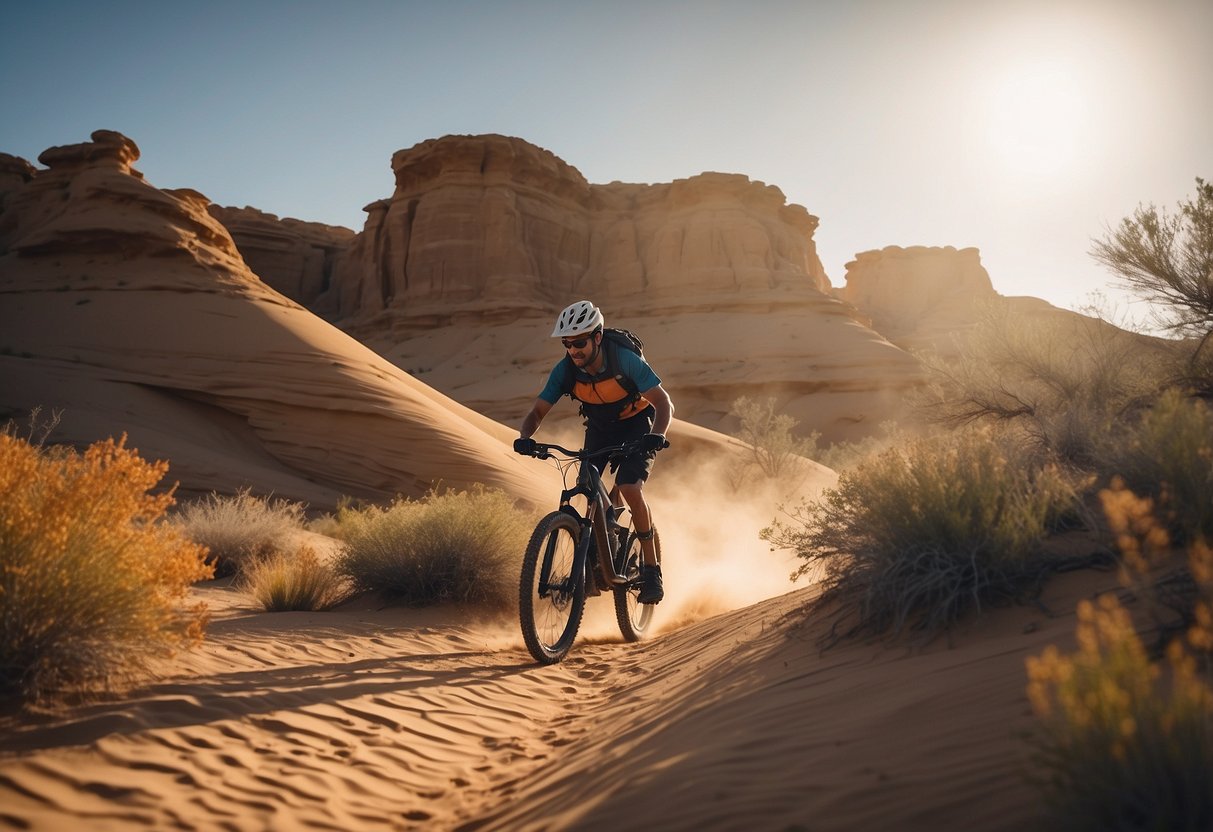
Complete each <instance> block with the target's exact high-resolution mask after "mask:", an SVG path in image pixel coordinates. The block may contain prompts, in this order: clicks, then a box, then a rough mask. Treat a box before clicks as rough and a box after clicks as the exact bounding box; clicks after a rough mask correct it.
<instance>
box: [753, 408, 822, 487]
mask: <svg viewBox="0 0 1213 832" xmlns="http://www.w3.org/2000/svg"><path fill="white" fill-rule="evenodd" d="M730 413H731V414H732V415H734V416H736V417H737V418H738V419H740V420H741V427H740V430H739V432H738V434H737V438H738V439H740V440H741V441H742V442H745V443H746V444H747V445H749V446H750V447H751V448H752V449H753V454H754V457H753V461H754V464H755V465H757V466H758V467H759V469H761V470H762V472H763V473H764V474H765V475H767V476H768V477H772V478H774V477H779V476H782V475H783V474H785V473H787V472H788V470H789V466H790V465H791V463H792V460H793V459H794V458H795V457H797V456H803V457H810V456H812V454H813V453H814V451H815V450H816V448H817V439H818V438H819V437H820V436H821V434H820V433H818V432H817V431H814V432H813V433H811V434H810V435H809V436H808V437H807V438H804V439H802V438H800V437H797V436H795V435H794V434H793V433H792V431H793V430H794V429H795V427H796V425H797V424H798V423H797V421H796V419H795V417H793V416H790V415H788V414H787V413H776V412H775V399H774V398H773V397H771V398H767V399H765V400H763V401H759V400H757V399H751V398H750V397H748V396H741V397H740V398H738V399H735V400H734V401H733V406H732V408H731V410H730Z"/></svg>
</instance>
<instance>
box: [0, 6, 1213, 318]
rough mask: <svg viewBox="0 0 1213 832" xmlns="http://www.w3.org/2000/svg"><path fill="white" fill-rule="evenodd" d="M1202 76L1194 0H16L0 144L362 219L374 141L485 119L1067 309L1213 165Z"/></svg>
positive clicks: (375, 166) (386, 158)
mask: <svg viewBox="0 0 1213 832" xmlns="http://www.w3.org/2000/svg"><path fill="white" fill-rule="evenodd" d="M1210 79H1213V0H1150V2H1146V0H1042V2H1037V0H924V1H923V2H914V1H913V0H856V1H855V2H844V0H836V2H779V1H778V0H771V1H770V2H763V0H736V1H735V2H713V1H712V0H704V2H672V1H670V0H636V2H632V0H620V1H619V2H606V0H600V2H578V0H550V2H549V1H547V0H544V1H543V2H539V0H535V1H533V2H532V1H531V0H518V1H517V2H514V1H512V0H499V2H483V1H482V2H466V1H464V0H441V1H440V2H405V1H404V0H400V2H381V1H379V0H361V1H360V0H347V1H346V2H328V3H319V2H309V0H296V2H280V1H279V0H241V2H227V0H219V1H218V2H212V3H193V2H191V3H182V2H175V0H157V2H150V1H149V2H106V0H92V2H65V1H64V0H39V2H20V3H12V4H8V5H7V7H6V9H5V13H4V29H3V34H2V35H0V113H3V116H2V117H0V151H4V152H7V153H13V154H16V155H19V156H24V157H25V158H27V159H29V160H30V161H34V160H35V159H36V158H37V156H38V154H39V153H41V152H42V151H43V150H45V149H46V148H47V147H50V146H53V145H60V144H71V143H75V142H80V141H85V140H87V138H88V135H89V133H90V132H91V131H93V130H95V129H98V128H105V129H112V130H119V131H121V132H123V133H125V134H126V135H128V136H130V137H131V138H132V139H134V140H135V141H136V142H137V143H138V144H139V146H140V148H141V150H142V153H143V157H142V159H141V160H140V162H139V163H138V165H137V166H138V167H139V169H140V170H142V171H143V172H144V173H145V174H146V176H147V178H148V180H149V181H150V182H152V184H154V185H157V186H159V187H191V188H195V189H197V190H199V191H201V192H203V193H205V194H206V195H207V196H209V197H210V198H211V199H212V200H213V201H215V202H217V203H220V204H223V205H236V206H243V205H252V206H255V207H257V208H260V209H262V210H265V211H270V212H272V213H275V214H278V215H280V216H293V217H298V218H301V219H306V220H315V221H320V222H327V223H333V224H338V225H345V226H348V227H351V228H354V229H356V230H360V229H361V228H362V221H363V217H364V215H363V213H362V210H361V209H362V207H363V206H364V205H366V204H367V203H369V202H371V201H373V200H376V199H380V198H383V197H386V196H389V195H390V194H391V192H392V187H393V181H392V173H391V169H390V159H391V155H392V153H393V152H394V151H396V150H398V149H400V148H405V147H410V146H412V145H414V144H416V143H417V142H420V141H423V140H425V139H429V138H434V137H437V136H442V135H446V134H449V133H503V134H506V135H512V136H518V137H521V138H523V139H526V140H528V141H530V142H533V143H535V144H537V145H540V146H541V147H545V148H547V149H548V150H550V151H552V152H553V153H555V154H556V155H557V156H559V157H560V158H562V159H564V160H565V161H566V162H568V163H569V164H571V165H573V166H574V167H576V168H578V169H579V170H580V171H581V172H582V173H583V174H584V175H585V176H586V178H587V179H588V180H589V181H590V182H594V183H605V182H610V181H612V180H621V181H625V182H668V181H671V180H673V179H676V178H681V177H686V176H691V175H694V174H697V173H700V172H702V171H725V172H731V173H742V174H745V175H747V176H749V177H750V178H752V179H755V180H759V181H763V182H766V183H768V184H773V185H777V186H778V187H779V188H780V189H782V190H783V192H784V193H785V194H786V195H787V197H788V199H789V201H791V202H794V203H798V204H800V205H803V206H805V207H806V208H807V209H808V210H809V211H810V213H813V214H815V215H817V216H818V217H820V218H821V225H820V227H819V228H818V231H817V234H816V239H817V244H818V250H819V252H820V254H821V258H822V262H823V264H824V265H825V268H826V272H827V273H828V274H829V276H830V279H831V280H832V281H833V282H834V284H835V285H841V284H842V283H843V280H844V276H845V268H844V264H845V263H846V262H847V261H848V260H850V259H852V258H853V257H854V255H855V254H856V253H857V252H860V251H866V250H869V249H875V248H882V247H884V246H886V245H901V246H910V245H953V246H957V247H964V246H976V247H978V248H980V249H981V253H982V261H983V263H984V264H985V266H986V268H987V269H988V270H989V272H990V276H991V278H992V279H993V281H994V286H995V288H996V289H997V290H998V291H1000V292H1002V293H1003V294H1007V295H1018V294H1026V295H1033V296H1036V297H1041V298H1045V299H1046V300H1049V301H1051V302H1053V303H1055V304H1057V305H1060V306H1067V307H1073V306H1075V305H1080V304H1082V303H1084V302H1085V300H1086V299H1087V297H1088V295H1089V293H1090V292H1092V291H1093V290H1098V289H1107V288H1108V287H1109V284H1110V282H1111V277H1110V275H1108V274H1107V273H1106V272H1105V271H1103V270H1102V269H1101V268H1100V267H1099V266H1098V265H1097V264H1096V263H1095V262H1094V261H1093V260H1091V258H1090V257H1089V255H1088V253H1087V252H1088V251H1089V249H1090V243H1091V238H1092V237H1095V236H1099V235H1101V234H1102V233H1103V230H1104V228H1105V226H1107V225H1109V224H1114V223H1116V222H1118V221H1119V219H1120V218H1121V217H1124V216H1126V215H1128V214H1129V213H1131V212H1132V210H1133V209H1134V208H1135V207H1136V206H1137V205H1138V203H1151V202H1152V203H1156V204H1158V205H1162V206H1167V207H1173V206H1174V205H1175V203H1176V202H1177V201H1178V200H1180V199H1182V198H1185V197H1187V196H1189V195H1191V194H1193V193H1194V184H1195V178H1196V177H1197V176H1200V177H1202V178H1205V179H1213V94H1211V89H1213V88H1211V86H1210V84H1211V81H1210ZM1114 299H1117V298H1116V296H1115V295H1114Z"/></svg>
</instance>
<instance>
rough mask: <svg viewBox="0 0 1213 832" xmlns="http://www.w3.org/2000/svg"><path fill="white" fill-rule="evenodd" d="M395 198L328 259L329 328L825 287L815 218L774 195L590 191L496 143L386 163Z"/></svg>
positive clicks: (566, 172) (683, 184)
mask: <svg viewBox="0 0 1213 832" xmlns="http://www.w3.org/2000/svg"><path fill="white" fill-rule="evenodd" d="M392 170H393V171H394V173H395V191H394V192H393V194H392V196H391V197H390V198H388V199H384V200H380V201H378V202H375V203H372V204H371V205H369V206H367V208H366V211H367V215H368V216H367V221H366V226H365V228H364V229H363V231H362V233H361V234H360V235H359V236H358V238H357V240H356V241H355V242H354V244H353V245H352V246H351V247H350V250H349V256H348V258H345V259H343V260H342V261H341V262H340V263H338V266H337V269H336V274H335V279H334V286H333V292H334V294H335V297H333V298H331V299H329V300H328V307H329V308H330V309H331V310H332V313H333V314H334V316H335V317H336V318H338V319H341V320H351V319H357V320H364V319H367V318H369V317H373V316H375V315H377V314H379V313H381V312H385V311H388V312H392V313H396V312H400V313H403V314H404V315H410V314H414V313H421V312H424V311H427V310H430V309H432V308H447V307H450V306H451V305H452V304H462V303H468V302H472V301H479V302H481V304H482V305H485V306H488V305H492V304H497V305H508V306H513V307H515V308H523V307H527V306H531V305H533V304H534V303H535V302H536V301H541V302H547V303H552V304H559V303H561V302H562V301H564V299H565V298H569V297H572V296H579V295H583V294H589V293H591V292H593V293H596V295H597V296H598V297H599V298H600V299H602V300H603V301H604V302H607V301H621V302H622V301H626V300H630V299H637V298H643V299H644V300H646V301H654V300H661V299H677V298H679V297H682V296H684V295H686V294H687V293H688V292H692V293H694V294H696V295H697V296H701V295H703V294H704V293H710V292H719V293H723V294H729V293H736V292H739V291H745V290H747V289H751V288H760V289H765V288H775V287H778V286H781V285H784V284H786V283H788V282H790V281H799V280H802V279H803V278H804V277H805V276H806V275H808V276H809V277H810V281H811V283H812V284H813V285H815V286H817V287H818V288H821V289H824V288H827V287H828V285H829V282H828V280H827V278H826V276H825V272H824V270H823V269H822V267H821V263H820V260H819V259H818V257H817V251H816V247H815V244H814V243H813V238H812V235H813V229H814V228H816V226H817V218H816V217H813V216H811V215H809V213H808V212H807V211H806V210H805V209H804V208H802V207H801V206H798V205H788V204H787V203H786V200H785V198H784V195H783V194H782V193H781V192H780V191H779V189H778V188H775V187H772V186H768V185H764V184H763V183H761V182H752V181H750V180H749V179H748V178H747V177H745V176H740V175H730V174H719V173H705V174H701V175H699V176H695V177H691V178H689V179H684V180H678V181H675V182H672V183H668V184H661V185H631V184H624V183H619V182H614V183H611V184H609V185H591V184H589V183H588V182H586V180H585V178H584V177H583V176H582V175H581V174H580V173H579V172H578V171H577V169H576V168H574V167H572V166H571V165H568V164H566V163H565V162H563V161H562V160H560V159H559V158H557V157H556V156H555V155H553V154H552V153H550V152H548V151H546V150H543V149H542V148H539V147H536V146H535V145H532V144H529V143H528V142H525V141H523V140H521V139H517V138H511V137H506V136H498V135H487V136H447V137H444V138H441V139H432V140H429V141H425V142H422V143H421V144H418V145H416V146H415V147H412V148H409V149H407V150H401V151H399V152H397V153H396V154H395V155H394V156H393V157H392Z"/></svg>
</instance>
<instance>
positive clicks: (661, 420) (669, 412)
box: [549, 384, 674, 436]
mask: <svg viewBox="0 0 1213 832" xmlns="http://www.w3.org/2000/svg"><path fill="white" fill-rule="evenodd" d="M640 395H642V396H644V397H645V398H646V399H648V400H649V403H650V404H652V405H653V410H654V411H656V412H655V413H654V415H653V433H660V434H661V435H662V436H665V433H666V431H668V430H669V429H670V421H671V420H672V419H673V418H674V402H672V401H671V400H670V394H669V393H667V392H666V391H665V388H664V387H662V386H661V385H660V384H658V385H657V386H656V387H650V388H649V389H648V390H645V391H644V392H643V393H641V394H640ZM549 407H550V405H549Z"/></svg>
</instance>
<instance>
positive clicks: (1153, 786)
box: [1027, 595, 1213, 832]
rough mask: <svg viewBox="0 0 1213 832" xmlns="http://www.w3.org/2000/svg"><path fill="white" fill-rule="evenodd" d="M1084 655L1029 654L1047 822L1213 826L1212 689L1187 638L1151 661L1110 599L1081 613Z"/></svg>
mask: <svg viewBox="0 0 1213 832" xmlns="http://www.w3.org/2000/svg"><path fill="white" fill-rule="evenodd" d="M1078 619H1079V624H1078V644H1079V650H1078V652H1076V653H1075V654H1073V655H1069V656H1065V655H1062V654H1061V653H1060V652H1059V651H1058V650H1057V648H1056V647H1053V646H1050V647H1048V648H1046V650H1045V652H1044V653H1043V654H1042V655H1041V656H1038V657H1030V658H1029V659H1028V661H1027V668H1028V678H1029V684H1028V696H1029V698H1030V699H1031V701H1032V707H1033V710H1034V711H1035V713H1036V714H1037V715H1038V717H1039V718H1040V726H1039V728H1038V730H1037V731H1035V732H1034V733H1033V735H1032V739H1031V741H1032V743H1033V745H1034V746H1035V747H1036V749H1037V753H1036V759H1035V763H1036V766H1037V768H1038V769H1039V771H1037V772H1036V773H1035V774H1034V777H1033V779H1034V780H1036V782H1037V783H1038V785H1040V786H1041V788H1042V789H1043V790H1044V794H1045V797H1046V806H1047V815H1048V820H1049V821H1050V822H1051V823H1052V824H1053V825H1055V827H1056V828H1058V829H1064V830H1067V832H1070V830H1092V832H1095V830H1098V832H1108V830H1112V831H1113V832H1115V830H1154V829H1166V830H1192V832H1197V830H1207V829H1210V828H1213V691H1211V690H1210V689H1209V687H1208V685H1207V684H1205V683H1204V682H1203V681H1202V680H1201V678H1200V677H1199V675H1198V674H1197V673H1196V671H1195V663H1194V662H1193V661H1192V659H1191V657H1190V656H1188V655H1187V653H1186V652H1185V651H1184V649H1183V647H1182V645H1181V644H1180V642H1179V641H1175V642H1172V644H1171V647H1170V648H1169V650H1168V651H1167V665H1166V670H1167V672H1166V673H1165V674H1164V673H1162V672H1161V670H1160V668H1159V667H1158V666H1156V665H1153V664H1151V662H1150V660H1149V657H1148V655H1147V653H1146V650H1145V649H1144V647H1143V646H1142V643H1141V641H1140V640H1139V638H1138V637H1137V634H1136V633H1135V632H1134V630H1133V627H1132V622H1131V621H1130V618H1129V615H1128V613H1127V612H1126V611H1125V610H1124V609H1123V608H1122V607H1121V606H1120V605H1119V603H1118V602H1117V601H1116V599H1115V598H1114V597H1113V596H1111V595H1105V596H1103V597H1102V598H1101V599H1100V604H1099V605H1098V606H1097V605H1095V604H1092V603H1091V602H1089V601H1083V602H1082V603H1081V604H1080V605H1079V608H1078Z"/></svg>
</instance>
